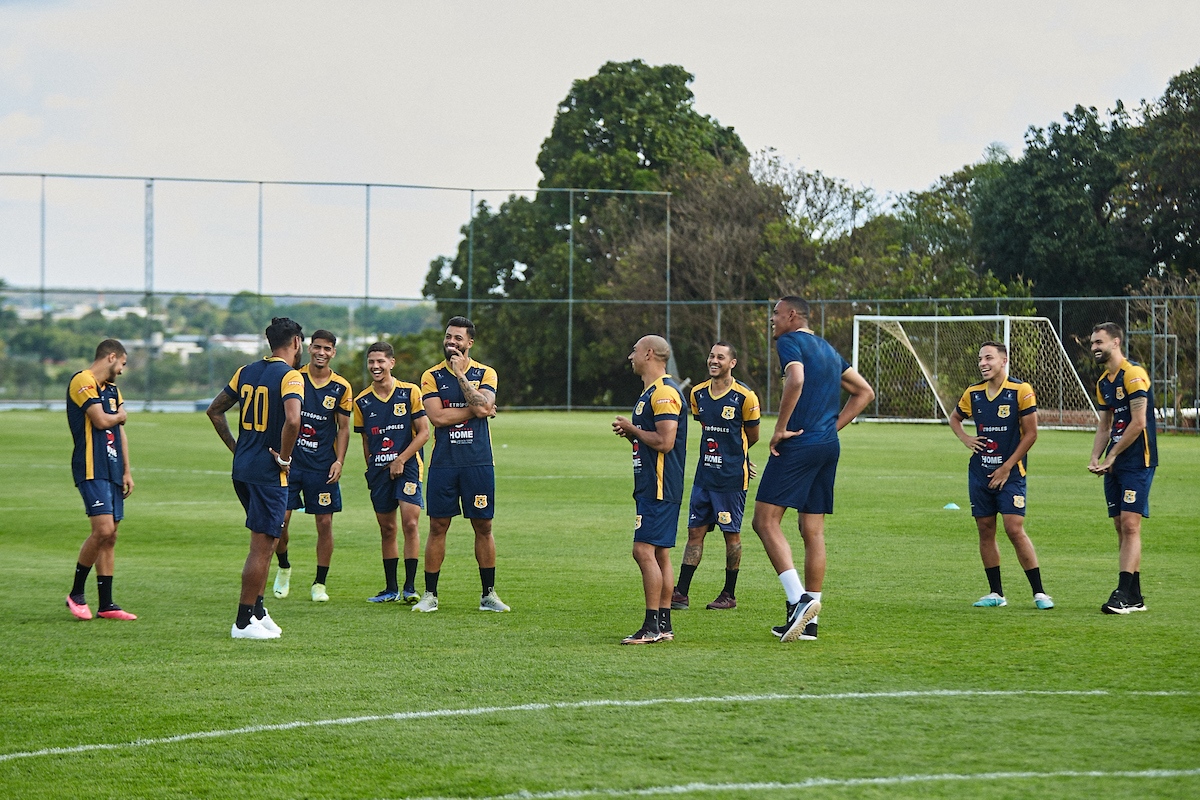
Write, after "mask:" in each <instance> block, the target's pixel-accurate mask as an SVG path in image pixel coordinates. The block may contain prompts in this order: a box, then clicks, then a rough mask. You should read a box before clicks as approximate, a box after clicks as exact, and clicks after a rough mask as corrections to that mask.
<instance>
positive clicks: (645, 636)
mask: <svg viewBox="0 0 1200 800" xmlns="http://www.w3.org/2000/svg"><path fill="white" fill-rule="evenodd" d="M671 638H672V639H673V638H675V637H674V635H672V637H671ZM661 640H662V634H661V633H659V632H658V631H650V630H646V629H645V628H641V629H640V630H639V631H638V632H637V633H631V634H629V635H628V636H626V637H625V638H624V639H622V640H621V644H654V643H655V642H658V641H661Z"/></svg>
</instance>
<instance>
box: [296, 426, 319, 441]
mask: <svg viewBox="0 0 1200 800" xmlns="http://www.w3.org/2000/svg"><path fill="white" fill-rule="evenodd" d="M300 435H301V436H303V437H304V438H305V439H311V438H312V437H314V436H316V435H317V429H316V428H314V427H313V426H312V425H309V424H308V423H307V422H306V423H304V424H303V425H301V426H300Z"/></svg>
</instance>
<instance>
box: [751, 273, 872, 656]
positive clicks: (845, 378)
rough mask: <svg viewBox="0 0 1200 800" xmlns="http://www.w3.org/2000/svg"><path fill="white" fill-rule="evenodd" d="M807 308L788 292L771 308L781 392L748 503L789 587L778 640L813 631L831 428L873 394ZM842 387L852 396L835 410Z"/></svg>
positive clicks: (834, 455)
mask: <svg viewBox="0 0 1200 800" xmlns="http://www.w3.org/2000/svg"><path fill="white" fill-rule="evenodd" d="M808 315H809V310H808V303H807V302H806V301H804V300H803V299H801V298H799V297H794V296H788V297H784V298H782V299H781V300H780V301H779V302H778V303H776V304H775V310H774V312H773V313H772V314H771V327H772V334H771V335H772V336H773V337H774V339H775V347H776V350H777V351H778V353H779V364H780V366H781V367H782V368H783V381H784V383H783V398H782V399H781V400H780V403H779V419H778V420H777V421H776V423H775V430H774V431H773V432H772V434H771V445H770V447H771V454H770V457H769V458H768V459H767V465H766V467H765V468H764V469H763V475H762V479H761V480H760V481H759V484H758V495H757V497H756V498H755V503H754V523H753V525H754V532H755V533H757V534H758V537H759V538H760V539H761V540H762V543H763V547H764V548H765V549H766V551H767V557H768V558H770V559H771V565H772V566H773V567H774V568H775V572H776V573H777V574H778V575H779V581H780V583H782V584H783V590H784V592H785V593H786V594H787V619H786V620H785V621H784V623H783V624H782V625H777V626H775V627H774V628H772V632H773V633H774V634H775V635H776V636H778V637H779V638H780V641H783V642H793V641H796V640H797V639H816V638H817V614H818V612H820V610H821V585H822V583H823V582H824V580H825V515H826V514H832V513H833V483H834V478H835V476H836V474H837V462H838V456H839V455H840V453H841V445H840V444H839V443H838V436H837V434H838V431H840V430H841V429H842V428H844V427H846V426H847V425H849V424H850V423H851V422H852V421H853V420H854V418H855V417H857V416H858V414H859V412H860V411H862V410H863V409H864V408H866V406H867V404H868V403H870V402H871V400H872V399H873V398H874V397H875V391H874V390H873V389H872V388H871V387H870V385H869V384H868V383H867V382H866V381H865V380H864V379H863V377H862V376H861V375H859V374H858V372H856V371H855V370H854V369H853V368H852V367H851V366H850V365H849V364H847V363H846V359H844V358H842V357H841V356H840V355H838V352H837V351H836V350H834V349H833V347H832V346H831V345H830V344H829V342H827V341H825V340H824V339H822V338H821V337H819V336H817V335H816V334H815V333H813V331H812V330H811V329H810V328H809V327H808ZM841 390H845V391H846V392H847V393H848V394H849V395H850V396H849V397H848V398H847V400H846V405H845V406H844V407H843V408H842V410H841V412H840V413H839V411H838V401H839V399H840V396H841ZM789 508H794V509H796V511H797V512H799V518H800V519H799V522H800V537H801V538H802V539H803V540H804V583H803V584H801V583H800V576H799V575H797V573H796V566H795V563H794V562H793V561H792V548H791V545H789V544H788V540H787V537H785V536H784V534H783V528H782V526H781V523H782V521H783V512H784V511H785V510H787V509H789ZM806 587H807V591H806V590H805V589H806Z"/></svg>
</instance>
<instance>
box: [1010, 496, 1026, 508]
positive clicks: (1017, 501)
mask: <svg viewBox="0 0 1200 800" xmlns="http://www.w3.org/2000/svg"><path fill="white" fill-rule="evenodd" d="M1024 507H1025V495H1023V494H1014V495H1013V508H1024Z"/></svg>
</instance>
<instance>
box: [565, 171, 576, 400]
mask: <svg viewBox="0 0 1200 800" xmlns="http://www.w3.org/2000/svg"><path fill="white" fill-rule="evenodd" d="M567 213H568V215H569V216H570V221H569V224H568V225H567V411H570V410H571V379H572V368H571V367H572V365H571V361H572V356H573V354H574V352H575V190H574V189H570V190H568V191H567Z"/></svg>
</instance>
